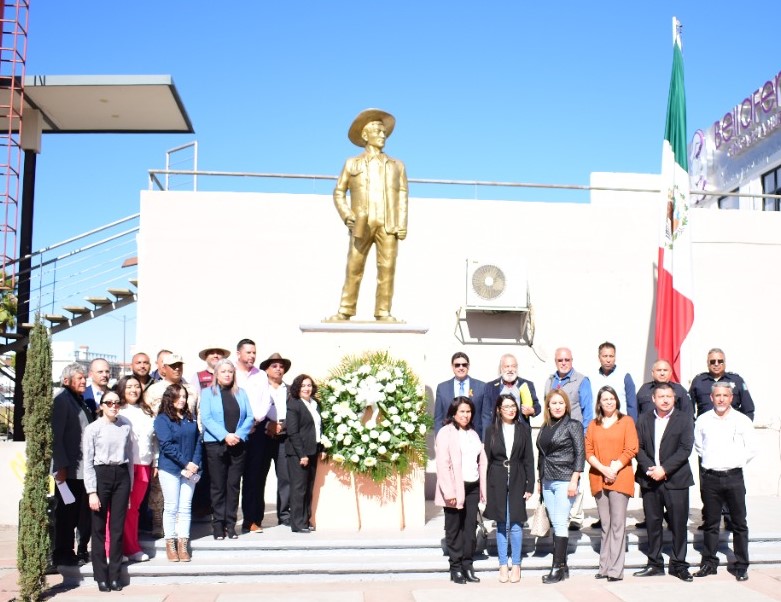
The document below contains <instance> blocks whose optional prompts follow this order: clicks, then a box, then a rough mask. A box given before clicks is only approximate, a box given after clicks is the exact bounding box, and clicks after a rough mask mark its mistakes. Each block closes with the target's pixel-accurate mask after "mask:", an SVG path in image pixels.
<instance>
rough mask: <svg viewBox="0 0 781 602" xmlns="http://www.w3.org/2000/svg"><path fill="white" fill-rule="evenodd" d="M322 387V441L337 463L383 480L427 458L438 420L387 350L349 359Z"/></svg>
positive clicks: (415, 380)
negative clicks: (431, 432) (429, 437)
mask: <svg viewBox="0 0 781 602" xmlns="http://www.w3.org/2000/svg"><path fill="white" fill-rule="evenodd" d="M319 387H320V388H319V397H320V399H321V408H322V410H321V414H320V415H321V417H322V420H323V432H322V438H321V441H322V443H323V447H324V448H325V451H326V453H327V454H328V456H330V459H331V460H332V461H333V462H336V463H337V464H341V465H343V466H344V468H346V469H347V470H348V471H350V472H357V473H363V474H367V475H369V476H370V477H371V478H372V479H373V480H374V481H382V480H384V479H386V478H387V477H389V476H391V475H393V474H394V473H398V474H405V473H406V472H408V471H409V470H410V468H411V467H412V466H413V465H414V464H420V463H422V462H423V461H424V460H425V458H426V434H427V433H428V431H429V430H430V428H431V425H432V420H431V416H429V414H428V411H427V404H426V398H425V396H424V389H423V386H422V385H421V384H420V382H419V380H418V378H417V376H416V375H415V374H414V373H413V372H412V370H410V368H409V366H408V365H407V363H406V362H404V361H403V360H395V359H393V358H391V357H390V355H389V354H388V353H387V352H384V351H375V352H367V353H364V354H363V355H361V356H358V357H352V356H346V357H345V358H343V359H342V362H341V364H340V365H339V366H338V367H337V368H335V369H334V370H333V371H332V372H331V375H330V376H329V377H328V379H326V380H325V381H324V382H323V383H321V384H320V385H319Z"/></svg>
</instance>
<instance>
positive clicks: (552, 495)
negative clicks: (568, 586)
mask: <svg viewBox="0 0 781 602" xmlns="http://www.w3.org/2000/svg"><path fill="white" fill-rule="evenodd" d="M569 412H570V404H569V397H568V396H567V394H566V393H565V392H564V390H563V389H553V390H551V391H550V392H549V393H548V394H547V395H546V396H545V414H544V416H545V418H544V421H543V426H542V428H541V429H540V433H539V435H537V449H538V450H539V453H540V455H539V458H538V461H537V467H538V468H537V474H538V475H539V480H538V482H539V487H540V490H541V491H542V497H543V499H544V500H545V507H546V508H547V510H548V514H549V515H550V522H551V528H552V529H553V564H552V566H551V570H550V573H549V574H547V575H545V576H543V578H542V582H543V583H557V582H559V581H561V580H562V579H566V578H567V577H569V567H568V566H567V544H568V543H569V531H568V528H569V513H570V510H571V509H572V504H573V503H574V501H575V496H576V495H577V494H578V482H579V480H580V474H581V473H582V472H583V466H584V465H585V463H586V455H585V451H584V447H583V425H582V424H581V423H580V421H577V420H572V419H571V418H570V416H569Z"/></svg>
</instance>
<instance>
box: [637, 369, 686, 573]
mask: <svg viewBox="0 0 781 602" xmlns="http://www.w3.org/2000/svg"><path fill="white" fill-rule="evenodd" d="M653 402H654V407H655V409H654V411H652V412H646V413H644V414H640V417H639V418H638V421H637V436H638V439H639V443H640V448H639V450H638V452H637V474H636V475H635V480H636V481H637V482H638V483H639V485H640V493H641V495H642V497H643V511H644V512H645V519H646V522H647V523H648V527H647V529H648V564H647V566H646V567H645V568H644V569H643V570H641V571H637V572H636V573H635V574H634V575H635V577H651V576H654V575H664V559H663V558H662V533H663V531H662V516H663V514H664V509H665V508H667V511H668V513H669V516H670V523H669V524H670V531H672V536H673V545H672V551H671V554H670V564H669V571H670V574H671V575H673V576H674V577H678V579H680V580H681V581H686V582H690V581H692V576H691V574H690V573H689V565H688V563H687V562H686V521H687V519H688V516H689V487H691V486H692V485H694V477H693V476H692V471H691V468H690V467H689V456H690V455H691V453H692V448H693V447H694V419H693V418H692V415H691V414H690V413H689V412H683V411H680V410H678V409H676V408H675V407H674V406H675V393H674V392H673V389H672V387H671V386H670V384H668V383H660V384H658V385H657V386H656V388H655V389H654V392H653Z"/></svg>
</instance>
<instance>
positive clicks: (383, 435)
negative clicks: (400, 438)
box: [379, 431, 391, 443]
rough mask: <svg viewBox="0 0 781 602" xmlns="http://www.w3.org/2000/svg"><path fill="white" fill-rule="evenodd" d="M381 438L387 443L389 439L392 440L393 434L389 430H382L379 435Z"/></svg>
mask: <svg viewBox="0 0 781 602" xmlns="http://www.w3.org/2000/svg"><path fill="white" fill-rule="evenodd" d="M379 439H380V441H382V442H383V443H387V442H388V441H390V440H391V434H390V433H389V432H388V431H382V432H381V433H380V437H379Z"/></svg>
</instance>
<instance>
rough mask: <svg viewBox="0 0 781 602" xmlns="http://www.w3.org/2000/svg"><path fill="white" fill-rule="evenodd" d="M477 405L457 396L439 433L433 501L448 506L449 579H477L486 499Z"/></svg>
mask: <svg viewBox="0 0 781 602" xmlns="http://www.w3.org/2000/svg"><path fill="white" fill-rule="evenodd" d="M474 413H475V406H474V405H473V404H472V400H471V399H469V398H468V397H456V398H455V399H454V400H453V403H451V404H450V407H449V408H448V411H447V417H446V418H445V421H444V426H443V427H442V428H441V429H440V430H439V433H437V439H436V443H435V450H436V456H437V489H436V493H435V495H434V503H435V504H437V506H442V507H443V508H444V509H445V541H446V542H447V549H448V555H449V558H450V580H451V581H454V582H455V583H460V584H464V583H466V582H467V581H471V582H474V583H476V582H478V581H480V579H479V578H478V577H477V576H476V575H475V571H474V567H473V565H472V556H473V555H474V552H475V539H476V538H475V531H476V529H477V504H478V503H479V502H485V474H486V458H485V452H484V451H483V444H482V443H481V442H480V437H479V436H478V435H477V433H476V432H475V430H474V428H472V417H473V416H474Z"/></svg>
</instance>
